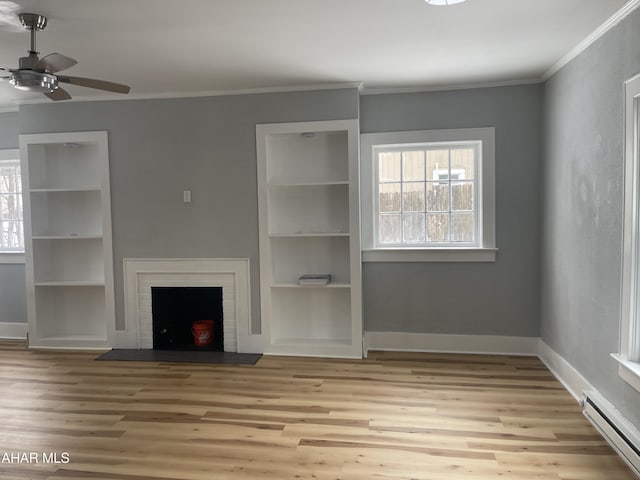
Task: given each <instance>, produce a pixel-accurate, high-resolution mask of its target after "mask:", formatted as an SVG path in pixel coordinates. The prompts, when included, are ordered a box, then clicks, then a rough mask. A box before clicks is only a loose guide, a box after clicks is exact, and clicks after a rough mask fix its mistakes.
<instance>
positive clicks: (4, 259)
mask: <svg viewBox="0 0 640 480" xmlns="http://www.w3.org/2000/svg"><path fill="white" fill-rule="evenodd" d="M25 261H26V260H25V254H24V252H0V265H11V264H23V265H24V263H25Z"/></svg>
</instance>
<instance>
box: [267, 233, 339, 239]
mask: <svg viewBox="0 0 640 480" xmlns="http://www.w3.org/2000/svg"><path fill="white" fill-rule="evenodd" d="M348 236H349V233H348V232H306V233H301V232H296V233H269V237H271V238H313V237H348Z"/></svg>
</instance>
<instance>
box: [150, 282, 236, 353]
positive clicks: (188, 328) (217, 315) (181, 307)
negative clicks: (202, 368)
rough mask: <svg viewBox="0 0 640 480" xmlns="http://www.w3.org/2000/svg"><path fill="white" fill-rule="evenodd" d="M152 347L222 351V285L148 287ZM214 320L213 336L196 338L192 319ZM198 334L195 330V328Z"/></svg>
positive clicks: (159, 348)
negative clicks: (207, 340) (208, 340)
mask: <svg viewBox="0 0 640 480" xmlns="http://www.w3.org/2000/svg"><path fill="white" fill-rule="evenodd" d="M151 310H152V318H153V348H154V349H157V350H210V351H216V352H222V351H224V330H223V329H224V327H223V322H222V320H223V312H222V287H151ZM200 320H213V340H212V341H211V343H210V344H208V345H206V346H203V345H198V343H202V338H200V341H197V340H195V338H194V332H193V323H194V322H196V321H200ZM196 334H197V332H196Z"/></svg>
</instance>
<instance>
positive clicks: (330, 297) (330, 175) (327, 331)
mask: <svg viewBox="0 0 640 480" xmlns="http://www.w3.org/2000/svg"><path fill="white" fill-rule="evenodd" d="M256 140H257V151H258V196H259V199H258V200H259V201H258V207H259V227H260V228H259V231H260V277H261V279H260V286H261V288H260V297H261V307H262V312H261V314H262V333H263V336H264V337H265V338H266V345H265V350H264V351H265V353H267V354H276V355H313V356H334V357H356V358H357V357H361V356H362V310H361V309H362V305H361V303H362V301H361V295H362V294H361V273H360V268H361V263H360V238H359V232H360V225H359V198H358V195H359V193H358V182H359V174H358V123H357V121H356V120H339V121H327V122H307V123H292V124H272V125H258V126H257V127H256ZM309 273H326V274H330V275H331V280H332V281H331V282H330V283H329V284H327V285H299V283H298V279H299V278H300V276H301V275H303V274H309Z"/></svg>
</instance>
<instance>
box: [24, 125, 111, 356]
mask: <svg viewBox="0 0 640 480" xmlns="http://www.w3.org/2000/svg"><path fill="white" fill-rule="evenodd" d="M107 145H108V142H107V132H73V133H54V134H34V135H21V136H20V156H21V162H22V179H23V192H24V216H25V244H26V262H27V268H26V278H27V312H28V317H29V346H30V347H47V348H55V347H58V348H105V347H110V346H111V345H112V343H113V336H114V332H115V313H114V297H113V254H112V246H111V200H110V189H109V154H108V146H107Z"/></svg>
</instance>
